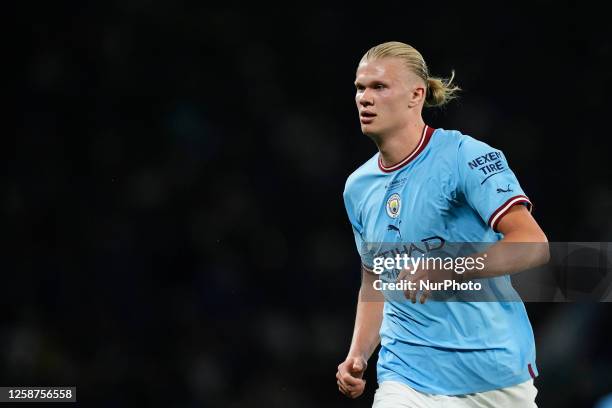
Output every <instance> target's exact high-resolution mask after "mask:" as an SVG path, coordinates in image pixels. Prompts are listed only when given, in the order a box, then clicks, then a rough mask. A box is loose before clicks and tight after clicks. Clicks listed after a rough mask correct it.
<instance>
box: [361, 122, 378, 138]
mask: <svg viewBox="0 0 612 408" xmlns="http://www.w3.org/2000/svg"><path fill="white" fill-rule="evenodd" d="M361 133H363V134H364V135H366V136H369V137H375V136H377V135H378V133H379V132H377V131H376V129H375V128H374V127H373V126H372V125H361Z"/></svg>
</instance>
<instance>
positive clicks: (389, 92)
mask: <svg viewBox="0 0 612 408" xmlns="http://www.w3.org/2000/svg"><path fill="white" fill-rule="evenodd" d="M355 87H356V89H357V92H356V94H355V102H356V103H357V110H358V111H359V121H360V123H361V131H362V132H363V133H364V134H366V135H368V136H382V135H384V134H386V133H390V132H393V131H395V130H397V129H401V128H402V127H404V126H406V124H407V122H408V121H409V120H410V119H411V117H412V113H414V110H415V109H414V108H415V107H416V108H418V109H419V111H418V113H419V114H420V108H421V107H422V103H423V101H422V99H423V94H424V93H425V89H424V88H425V87H424V84H423V81H421V80H420V79H419V78H418V77H417V76H416V75H415V74H413V73H412V72H411V71H410V70H409V69H408V67H406V66H405V65H404V63H403V62H402V61H401V60H400V59H397V58H383V59H378V60H372V61H365V62H362V63H361V64H359V67H358V68H357V77H356V79H355Z"/></svg>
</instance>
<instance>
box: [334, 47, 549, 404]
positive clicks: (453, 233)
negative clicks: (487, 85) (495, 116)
mask: <svg viewBox="0 0 612 408" xmlns="http://www.w3.org/2000/svg"><path fill="white" fill-rule="evenodd" d="M453 77H454V73H453V76H451V78H450V79H449V80H445V79H440V78H433V77H431V76H430V75H429V70H428V68H427V65H426V64H425V61H424V60H423V57H422V56H421V54H420V53H419V52H418V51H417V50H416V49H414V48H413V47H411V46H409V45H407V44H404V43H400V42H388V43H384V44H380V45H377V46H375V47H373V48H371V49H370V50H369V51H368V52H367V53H366V54H365V55H364V56H363V58H362V59H361V61H360V63H359V65H358V68H357V73H356V81H355V86H356V96H355V101H356V104H357V109H358V112H359V120H360V123H361V130H362V132H363V133H364V134H365V135H367V136H369V137H370V138H371V139H372V140H373V141H374V142H375V144H376V146H377V147H378V152H377V153H376V154H375V155H374V156H373V157H372V158H371V159H369V160H368V161H367V162H366V163H365V164H363V165H362V166H361V167H359V168H358V169H357V170H356V171H355V172H354V173H353V174H351V175H350V176H349V177H348V179H347V182H346V187H345V191H344V202H345V206H346V210H347V213H348V218H349V220H350V222H351V224H352V227H353V232H354V235H355V241H356V244H357V249H358V251H359V252H360V255H361V259H362V286H361V289H360V292H359V297H358V305H357V311H356V318H355V328H354V332H353V338H352V342H351V345H350V350H349V353H348V356H347V357H346V360H345V361H344V362H342V363H341V364H340V365H339V366H338V371H337V373H336V378H337V384H338V388H339V390H340V391H341V392H342V393H343V394H345V395H346V396H348V397H350V398H356V397H358V396H359V395H361V394H362V393H363V391H364V387H365V380H364V379H363V375H364V372H365V370H366V367H367V361H368V359H369V358H370V356H371V355H372V353H373V352H374V350H375V349H376V347H377V346H378V344H379V343H380V345H381V347H380V352H379V355H378V363H377V379H378V385H379V386H378V389H377V390H376V394H375V397H374V405H373V406H374V408H387V407H393V408H401V407H442V406H444V407H496V408H500V407H535V406H536V405H535V396H536V394H537V390H536V388H535V386H534V384H533V379H534V378H535V377H536V376H537V374H538V371H537V367H536V364H535V344H534V338H533V331H532V328H531V325H530V323H529V319H528V317H527V313H526V311H525V307H524V305H523V303H522V302H521V301H514V302H505V301H497V302H444V301H435V298H431V299H430V301H427V296H428V294H427V293H425V292H423V293H421V294H420V297H419V298H418V300H419V302H416V300H417V296H416V294H415V293H416V292H408V293H407V297H408V298H409V299H404V300H405V302H389V301H384V299H383V298H381V297H378V298H374V296H373V295H372V293H374V292H376V290H374V289H373V288H372V283H373V282H374V280H376V279H377V278H379V276H377V275H376V274H374V273H372V271H373V264H372V256H371V254H369V253H367V251H366V250H365V249H364V248H367V245H365V244H366V243H383V242H413V243H426V242H427V240H428V239H431V238H432V237H435V239H436V240H437V241H436V242H438V244H437V246H439V245H440V244H439V243H440V242H489V243H491V244H490V245H491V246H490V247H489V248H488V250H487V254H488V255H489V257H488V258H487V263H486V267H485V268H484V269H482V270H472V271H466V272H465V273H464V274H463V275H462V279H463V281H472V280H480V281H488V282H489V284H488V287H489V288H502V287H508V285H510V276H509V274H511V273H514V272H517V271H521V270H524V269H527V268H529V267H533V266H537V265H540V264H542V263H545V262H547V261H548V257H549V254H548V245H547V239H546V236H545V235H544V233H543V232H542V230H541V229H540V227H539V226H538V224H537V222H536V221H535V220H534V218H533V217H532V215H531V202H530V201H529V199H528V198H527V196H526V194H525V193H524V192H523V190H522V188H521V186H520V185H519V182H518V181H517V179H516V177H515V175H514V173H513V172H512V170H511V169H510V168H509V167H508V162H507V160H506V158H505V156H504V155H503V153H502V152H501V151H499V150H497V149H495V148H492V147H490V146H488V145H487V144H485V143H483V142H481V141H478V140H476V139H474V138H472V137H470V136H467V135H464V134H462V133H460V132H459V131H456V130H446V129H433V128H431V127H430V126H427V125H426V124H425V123H424V121H423V119H422V116H421V112H422V109H423V107H424V106H425V107H436V106H441V105H443V104H445V103H446V102H447V101H449V100H451V99H452V98H454V97H456V92H457V91H458V87H456V86H454V85H453V84H452V80H453ZM513 242H530V243H542V244H540V248H542V249H541V250H536V251H535V252H534V253H531V254H530V256H529V257H527V256H526V257H521V256H512V257H508V256H507V255H508V254H507V253H506V252H507V249H505V248H504V245H502V243H513ZM504 254H505V255H506V256H504ZM412 272H413V273H414V274H413V273H409V274H406V273H405V271H403V272H402V274H401V275H400V277H404V278H406V279H410V280H412V281H418V280H425V279H427V278H428V276H430V275H428V273H429V272H430V271H427V270H423V269H420V270H418V271H412ZM510 287H511V286H510ZM512 290H513V289H512ZM379 295H380V292H379ZM402 296H403V294H402ZM410 300H411V301H410Z"/></svg>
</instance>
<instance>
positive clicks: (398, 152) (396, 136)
mask: <svg viewBox="0 0 612 408" xmlns="http://www.w3.org/2000/svg"><path fill="white" fill-rule="evenodd" d="M424 128H425V122H423V119H420V120H418V121H416V122H411V123H408V124H406V126H405V127H403V128H401V129H399V130H398V131H396V132H394V133H390V134H386V135H384V136H380V137H377V138H376V139H375V140H374V141H375V143H376V145H377V146H378V150H379V151H380V157H381V160H382V164H383V166H386V167H390V166H393V165H395V164H397V163H399V162H400V161H402V160H403V159H405V158H406V157H407V156H408V155H409V154H410V153H412V152H413V151H414V149H416V147H417V145H418V144H419V141H420V140H421V136H422V135H423V129H424Z"/></svg>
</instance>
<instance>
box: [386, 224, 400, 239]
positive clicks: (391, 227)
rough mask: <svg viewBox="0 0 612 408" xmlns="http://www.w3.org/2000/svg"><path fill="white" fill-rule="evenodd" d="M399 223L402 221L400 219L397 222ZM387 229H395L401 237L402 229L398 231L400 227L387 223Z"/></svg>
mask: <svg viewBox="0 0 612 408" xmlns="http://www.w3.org/2000/svg"><path fill="white" fill-rule="evenodd" d="M401 223H402V221H401V220H400V222H399V224H401ZM399 224H398V225H399ZM387 231H395V232H397V233H398V234H399V237H400V239H402V231H400V229H399V228H398V227H396V226H395V225H392V224H389V225H388V226H387Z"/></svg>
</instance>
